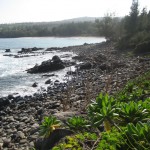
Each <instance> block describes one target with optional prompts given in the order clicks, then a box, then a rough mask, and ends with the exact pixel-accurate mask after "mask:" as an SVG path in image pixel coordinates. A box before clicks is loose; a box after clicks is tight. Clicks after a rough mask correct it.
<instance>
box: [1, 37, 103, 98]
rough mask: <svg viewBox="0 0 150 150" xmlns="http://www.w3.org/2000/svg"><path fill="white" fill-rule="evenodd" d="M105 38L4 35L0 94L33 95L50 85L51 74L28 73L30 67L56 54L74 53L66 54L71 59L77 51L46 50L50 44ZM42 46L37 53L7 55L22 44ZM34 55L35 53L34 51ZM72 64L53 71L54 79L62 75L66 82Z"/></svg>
mask: <svg viewBox="0 0 150 150" xmlns="http://www.w3.org/2000/svg"><path fill="white" fill-rule="evenodd" d="M102 41H105V39H104V38H101V37H67V38H58V37H57V38H56V37H45V38H44V37H42V38H41V37H34V38H31V37H29V38H28V37H27V38H6V39H3V38H2V39H0V97H2V96H7V95H8V94H14V93H19V94H20V95H30V94H33V93H35V92H37V91H39V92H40V90H41V89H44V88H46V85H45V81H46V80H47V79H48V77H43V74H42V73H40V74H28V73H27V71H26V70H27V69H29V68H31V67H33V66H35V64H38V65H39V64H41V62H43V61H46V60H49V59H51V58H52V57H53V56H54V55H58V56H59V57H63V56H64V55H66V54H68V55H69V56H70V57H66V58H62V59H65V60H69V59H71V58H72V57H73V56H74V55H75V54H73V53H72V52H61V51H52V52H49V53H44V54H42V52H43V51H44V50H45V49H46V48H49V47H66V46H73V45H82V44H84V43H100V42H102ZM33 47H40V48H44V49H43V50H40V51H37V52H35V53H34V55H35V56H30V57H22V58H14V57H9V56H3V55H5V54H13V55H16V54H17V52H18V51H20V50H21V48H33ZM5 49H10V50H11V52H9V53H5ZM31 55H33V54H31ZM69 69H70V68H65V69H62V70H59V71H54V72H51V73H53V74H55V76H53V77H51V80H52V81H55V80H56V79H58V80H59V81H61V82H63V81H65V80H66V72H67V71H69ZM34 82H37V83H38V87H36V88H33V87H32V84H33V83H34Z"/></svg>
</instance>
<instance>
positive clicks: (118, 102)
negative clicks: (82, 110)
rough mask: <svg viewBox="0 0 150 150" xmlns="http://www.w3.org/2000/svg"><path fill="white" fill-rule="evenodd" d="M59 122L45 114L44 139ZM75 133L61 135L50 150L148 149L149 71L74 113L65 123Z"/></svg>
mask: <svg viewBox="0 0 150 150" xmlns="http://www.w3.org/2000/svg"><path fill="white" fill-rule="evenodd" d="M60 124H61V122H59V121H58V120H57V119H56V118H55V117H53V116H50V117H45V119H44V121H43V123H42V125H41V135H43V136H44V137H45V138H47V137H48V136H50V134H51V133H52V132H53V131H54V130H55V129H56V128H57V127H59V125H60ZM64 128H69V129H70V130H72V131H74V134H72V135H71V136H67V137H65V138H63V139H62V140H61V141H60V142H59V143H58V144H57V145H56V146H55V147H53V148H52V150H149V149H150V134H149V133H150V72H148V73H146V74H144V75H142V76H140V77H138V78H136V79H134V80H132V81H129V82H128V83H127V85H126V86H125V87H124V89H123V90H121V91H120V92H118V93H117V94H116V95H114V96H109V95H108V94H104V93H103V94H102V93H100V94H99V95H98V97H97V98H96V101H93V102H92V103H91V104H89V106H88V107H87V114H86V115H85V116H84V117H83V116H74V117H72V118H69V119H68V120H67V125H66V127H64Z"/></svg>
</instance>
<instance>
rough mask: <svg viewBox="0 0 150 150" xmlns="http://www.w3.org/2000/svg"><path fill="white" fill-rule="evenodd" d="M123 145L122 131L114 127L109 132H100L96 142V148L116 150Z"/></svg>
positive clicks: (99, 149) (97, 149)
mask: <svg viewBox="0 0 150 150" xmlns="http://www.w3.org/2000/svg"><path fill="white" fill-rule="evenodd" d="M124 145H125V141H124V138H123V137H122V133H120V132H118V130H116V129H115V128H114V129H112V131H111V132H102V133H101V139H100V141H99V143H98V146H97V148H96V150H106V149H107V150H116V149H123V146H124Z"/></svg>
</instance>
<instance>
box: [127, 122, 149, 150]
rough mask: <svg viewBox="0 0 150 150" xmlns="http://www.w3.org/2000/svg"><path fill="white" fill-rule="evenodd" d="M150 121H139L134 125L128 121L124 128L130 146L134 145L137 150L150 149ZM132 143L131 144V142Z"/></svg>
mask: <svg viewBox="0 0 150 150" xmlns="http://www.w3.org/2000/svg"><path fill="white" fill-rule="evenodd" d="M149 133H150V122H147V123H141V122H138V123H137V124H136V125H134V124H133V123H129V124H128V125H127V128H126V130H125V134H126V135H127V136H128V139H127V142H128V144H129V145H131V147H133V148H134V147H136V149H138V150H148V149H150V134H149ZM131 143H132V144H131Z"/></svg>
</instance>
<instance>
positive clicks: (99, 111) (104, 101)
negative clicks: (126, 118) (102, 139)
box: [88, 93, 119, 131]
mask: <svg viewBox="0 0 150 150" xmlns="http://www.w3.org/2000/svg"><path fill="white" fill-rule="evenodd" d="M117 109H118V108H117V107H116V103H115V101H114V99H113V98H112V97H109V96H108V95H107V94H106V95H103V94H102V93H101V94H100V95H99V96H98V97H97V98H96V101H95V102H93V103H92V104H90V105H89V107H88V115H89V117H90V120H91V121H92V123H93V125H94V126H95V127H99V126H100V125H101V124H102V123H104V128H105V131H109V130H110V129H111V122H112V119H113V118H115V117H117V116H119V115H118V114H117V113H116V110H117Z"/></svg>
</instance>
